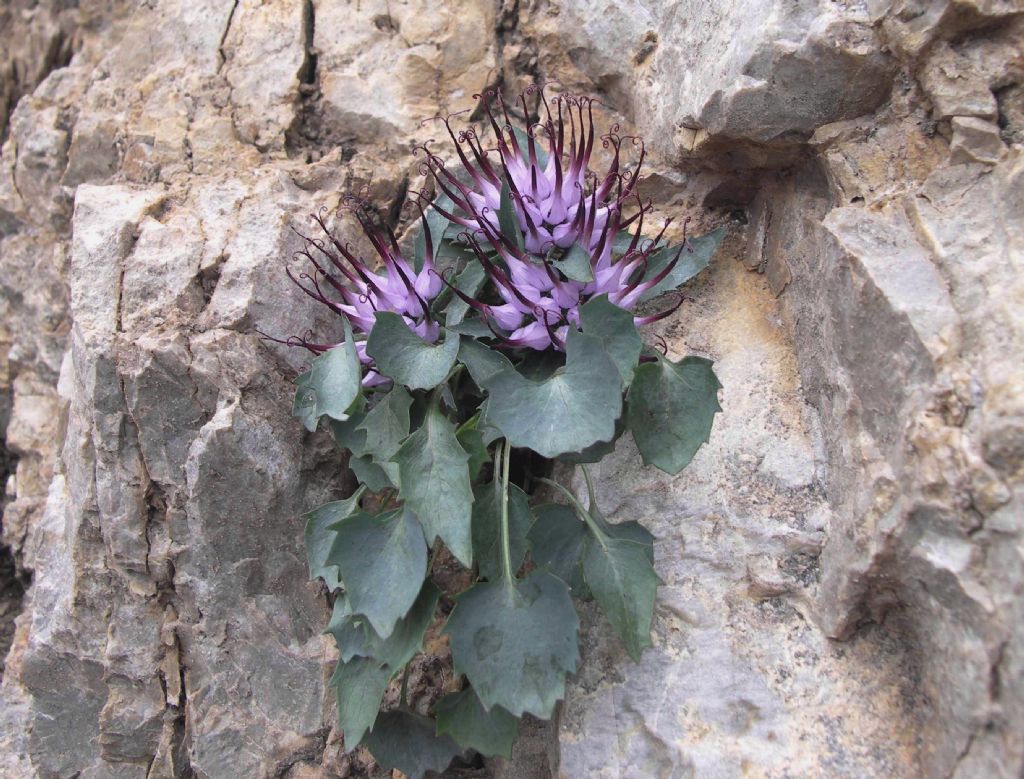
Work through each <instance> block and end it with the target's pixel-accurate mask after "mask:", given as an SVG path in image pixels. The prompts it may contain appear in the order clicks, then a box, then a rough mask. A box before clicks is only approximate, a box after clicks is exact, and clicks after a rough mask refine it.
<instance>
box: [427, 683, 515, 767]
mask: <svg viewBox="0 0 1024 779" xmlns="http://www.w3.org/2000/svg"><path fill="white" fill-rule="evenodd" d="M434 715H435V716H436V717H437V733H438V735H442V734H448V735H449V736H451V737H452V738H454V739H455V740H456V741H457V742H459V743H460V744H461V745H462V746H464V747H467V748H468V749H475V750H476V751H477V752H479V753H480V754H481V755H484V756H486V757H495V756H501V757H504V758H509V757H511V756H512V744H513V743H514V742H515V740H516V737H517V736H518V735H519V720H517V719H516V718H515V717H513V716H512V715H511V714H509V713H508V712H507V711H505V710H504V709H503V708H501V707H500V706H492V707H491V710H490V711H487V710H486V709H485V708H484V706H483V704H482V703H480V699H479V698H477V697H476V693H475V692H473V690H471V689H470V690H463V691H462V692H456V693H453V694H451V695H446V696H444V697H443V698H442V699H441V700H439V701H438V702H437V703H435V704H434Z"/></svg>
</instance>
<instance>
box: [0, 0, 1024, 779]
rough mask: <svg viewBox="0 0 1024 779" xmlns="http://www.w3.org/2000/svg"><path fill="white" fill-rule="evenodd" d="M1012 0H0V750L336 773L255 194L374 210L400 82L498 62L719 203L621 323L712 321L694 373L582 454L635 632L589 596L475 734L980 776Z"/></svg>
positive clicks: (1022, 376)
mask: <svg viewBox="0 0 1024 779" xmlns="http://www.w3.org/2000/svg"><path fill="white" fill-rule="evenodd" d="M1022 24H1024V14H1022V12H1021V9H1020V7H1019V3H1016V2H1013V0H937V2H932V3H917V2H912V1H911V0H868V2H866V3H848V2H842V3H835V2H825V0H798V2H780V1H778V0H732V1H731V2H727V3H719V4H708V3H694V2H686V3H682V4H666V3H658V2H647V1H646V0H609V1H608V2H595V1H594V0H573V1H572V2H565V3H558V4H550V3H512V2H506V3H501V4H498V5H495V4H492V3H484V2H477V1H476V0H472V1H469V2H462V3H450V2H435V1H431V2H427V0H409V1H408V2H398V3H396V2H390V3H388V2H382V1H378V0H363V1H362V2H360V3H336V2H328V1H327V0H311V2H284V1H283V0H274V1H273V2H263V3H257V2H254V1H250V0H238V2H233V1H229V2H218V1H217V0H197V1H194V0H189V1H188V2H186V1H185V0H153V1H152V2H146V3H133V2H127V0H116V1H115V2H103V3H98V2H80V3H66V2H55V1H54V2H51V1H49V0H45V1H41V2H27V0H14V2H12V3H8V4H7V5H6V6H5V7H4V9H3V10H0V40H2V41H3V43H4V46H3V47H0V51H2V52H3V53H2V54H0V68H2V73H3V79H0V81H2V84H3V86H2V88H0V89H2V93H0V109H2V110H0V138H2V139H3V151H2V154H0V256H2V257H3V273H2V274H0V290H2V293H0V390H2V391H0V423H2V424H3V425H4V427H5V437H4V455H3V457H0V470H2V471H3V473H2V475H3V480H4V482H5V487H6V489H5V493H4V497H3V525H2V547H0V553H2V554H3V555H4V557H3V559H2V560H0V576H5V575H6V576H8V577H9V576H10V572H11V571H16V572H17V576H18V577H19V578H18V580H19V582H24V583H25V584H26V585H27V590H26V592H25V594H24V597H23V598H21V597H20V596H16V597H13V598H7V599H6V600H3V601H0V641H2V642H3V645H2V646H0V651H2V652H4V653H6V655H7V656H6V660H5V663H4V665H3V666H2V672H3V680H2V683H0V775H2V776H5V777H6V776H11V777H18V778H19V779H21V777H25V779H34V777H63V776H73V775H78V776H81V777H83V778H88V777H96V778H99V777H103V778H104V779H106V778H107V777H118V778H120V777H131V779H157V778H158V777H159V778H160V779H163V778H164V777H185V776H196V777H200V778H201V779H213V778H216V779H220V778H221V777H235V776H237V777H246V778H247V779H248V777H303V778H304V779H313V777H322V778H323V779H328V778H329V777H330V778H333V777H367V776H371V775H373V772H374V767H373V763H372V760H371V759H370V758H369V756H368V755H367V754H366V753H365V750H364V751H358V750H357V751H356V752H353V753H351V754H346V752H345V749H346V746H350V745H346V744H345V743H344V739H343V736H342V734H340V733H339V732H338V731H337V728H336V727H335V725H334V723H335V712H334V703H333V700H332V696H331V694H330V690H329V688H328V686H327V684H326V681H327V678H328V674H329V673H330V669H331V665H332V663H333V660H334V652H333V649H332V648H331V647H330V642H329V641H328V640H326V639H325V638H324V637H322V636H321V635H320V630H321V629H322V627H323V626H324V625H325V623H326V620H327V615H328V608H327V599H326V598H325V597H324V594H323V592H322V591H321V590H320V589H319V588H318V586H317V585H315V584H311V583H308V582H306V580H305V579H306V573H305V567H304V555H303V549H302V521H301V514H302V513H303V512H304V511H306V510H308V509H309V508H311V507H313V506H315V505H317V504H319V503H321V502H324V501H326V500H328V499H331V498H333V497H338V496H340V495H341V494H344V491H346V490H348V489H351V487H352V476H351V474H349V473H348V472H347V471H346V470H345V469H343V468H342V460H341V459H340V457H339V454H338V452H337V451H336V450H335V448H334V445H333V443H332V442H331V441H330V440H329V438H328V436H326V434H323V433H319V434H315V435H310V434H307V433H305V432H304V431H303V429H302V428H301V426H299V425H298V424H297V423H296V421H295V420H294V419H293V418H292V417H291V416H290V396H291V391H292V385H291V379H292V378H294V376H295V375H296V374H297V373H298V371H300V370H301V369H302V368H303V367H304V365H305V364H306V362H307V359H308V358H307V356H306V355H304V354H303V353H302V352H301V351H298V350H294V349H290V348H288V347H287V346H284V345H282V344H279V343H275V342H273V341H267V340H264V339H261V338H260V336H259V335H258V331H261V332H265V333H267V334H268V335H270V336H273V337H276V338H281V339H287V337H288V336H290V335H299V334H302V333H304V332H305V331H306V330H307V329H313V330H314V331H315V332H316V334H317V336H318V337H323V338H324V339H332V338H335V337H336V336H337V335H338V332H339V330H338V322H337V321H335V320H333V319H331V318H328V317H326V316H325V315H324V313H323V312H322V311H320V308H321V307H319V306H316V305H315V304H313V303H312V301H310V300H308V299H307V298H306V297H305V296H303V295H302V294H301V292H299V291H298V290H296V289H295V288H294V287H293V286H292V285H291V284H290V283H289V282H288V281H287V279H286V277H285V275H284V272H283V269H284V264H285V263H286V262H288V261H289V259H290V258H291V254H292V252H294V251H295V249H296V248H298V247H299V246H300V245H301V239H300V238H299V237H298V236H297V235H296V233H295V232H294V229H297V230H300V231H305V230H306V229H307V228H308V227H309V226H310V222H309V218H308V217H309V214H310V212H312V211H315V210H317V209H319V208H320V207H326V208H327V210H328V215H329V218H330V219H331V220H336V224H337V227H338V228H339V230H341V231H343V232H346V234H347V227H348V224H347V222H346V221H345V218H344V217H342V216H335V215H334V214H333V211H334V209H335V208H336V206H337V205H338V203H339V202H340V198H341V196H342V195H343V194H345V193H347V192H353V193H358V194H361V195H363V196H366V197H368V198H369V199H370V200H372V201H373V202H374V203H376V204H378V207H379V216H380V217H381V218H382V219H386V220H389V221H392V222H393V223H394V224H395V226H396V227H397V228H398V230H399V232H401V231H402V230H403V229H404V227H405V226H406V225H407V224H408V215H407V214H406V213H405V212H404V211H403V203H406V202H407V193H408V190H409V189H410V188H417V187H419V186H420V182H421V179H420V177H419V170H418V165H417V160H416V157H415V155H414V154H413V151H412V147H413V145H415V144H422V143H425V142H428V141H430V140H431V139H434V140H436V141H437V142H436V143H435V144H434V145H433V146H432V147H431V148H433V149H435V150H440V149H441V148H442V143H441V141H442V139H443V138H444V128H443V125H440V124H438V123H436V122H434V123H432V122H426V123H425V124H424V123H423V122H424V120H428V119H430V118H432V117H435V116H437V115H442V116H443V115H447V114H449V113H453V112H459V111H465V112H467V113H466V114H465V116H464V117H461V118H460V120H459V121H461V120H462V119H464V118H466V117H469V116H471V115H472V114H473V111H474V109H476V108H477V106H478V102H479V101H478V99H477V97H476V95H477V94H478V93H480V92H481V91H483V90H484V89H486V88H494V87H496V86H501V87H502V88H503V89H504V90H505V92H506V94H508V93H511V92H513V91H517V90H518V88H519V87H521V86H523V85H525V84H526V83H528V82H530V81H534V80H538V81H552V80H558V81H559V82H561V84H562V85H563V86H564V87H565V88H566V89H570V90H577V89H578V90H585V91H588V92H591V93H594V94H596V95H597V96H598V97H599V98H601V100H602V101H603V103H604V104H605V105H604V106H602V107H601V108H600V113H601V116H600V118H599V121H600V122H601V123H602V126H603V127H607V126H608V125H610V124H612V123H615V122H618V123H619V124H620V132H622V133H623V134H628V133H632V132H634V131H635V132H638V133H641V134H643V135H644V136H645V138H646V144H647V147H646V148H647V151H648V156H647V160H646V163H645V170H646V173H645V176H644V178H643V180H642V183H641V190H642V193H643V195H644V196H645V197H649V198H651V199H652V200H653V201H654V203H655V205H656V207H657V212H658V214H659V215H664V216H674V217H680V216H685V215H692V216H693V217H694V222H693V223H692V224H691V228H690V229H691V230H696V231H698V232H702V231H704V230H706V229H710V228H712V227H714V226H717V225H720V224H721V225H726V226H728V227H729V229H730V236H729V238H728V240H727V242H726V243H725V245H724V248H723V249H722V251H721V252H720V254H719V256H718V257H717V258H716V259H715V261H714V262H713V263H712V267H711V269H710V270H709V271H708V272H707V273H706V274H705V275H704V276H702V277H699V278H698V279H696V280H695V281H694V282H692V283H691V284H690V285H689V287H688V288H687V289H686V290H685V292H686V296H687V302H686V305H684V306H683V307H682V309H680V312H679V313H677V314H675V315H673V316H672V317H670V318H668V319H666V320H663V321H661V322H659V323H657V324H656V325H654V326H653V327H652V328H651V329H650V330H649V332H648V333H646V337H647V339H648V341H649V342H651V343H653V342H655V340H656V339H655V336H660V337H662V338H664V343H665V344H666V346H667V348H668V350H669V353H670V354H671V355H672V356H681V355H683V354H688V353H695V354H702V355H706V356H710V357H712V358H714V359H715V361H716V370H717V371H718V374H719V376H720V377H721V379H722V381H723V384H724V390H723V391H722V396H721V401H722V405H723V408H724V412H723V414H722V415H720V416H719V417H718V420H717V421H716V424H715V428H714V431H713V433H712V439H711V442H710V443H709V444H708V445H707V446H706V447H704V448H703V449H702V450H701V451H700V452H699V453H698V455H697V457H696V458H695V460H694V462H693V463H692V464H691V466H690V467H689V468H688V469H687V470H685V471H684V472H683V473H682V474H680V475H679V476H677V477H674V478H669V477H666V476H664V475H663V474H660V473H658V472H655V471H651V470H646V469H643V468H641V467H640V464H639V458H638V456H637V454H636V452H635V448H634V446H633V444H632V442H631V440H629V439H628V438H626V439H624V440H623V441H621V442H620V444H619V445H618V447H617V449H616V451H615V452H614V453H613V454H612V455H610V456H609V457H608V458H607V459H606V460H604V461H603V462H602V463H601V464H600V466H598V467H597V468H596V469H595V474H596V476H597V482H598V491H599V499H600V500H601V502H602V505H603V506H604V507H605V509H606V510H607V512H608V513H609V515H610V516H611V518H612V519H613V520H627V519H637V520H639V521H640V522H642V523H644V524H645V525H646V526H647V527H648V528H650V529H651V530H652V531H653V532H654V533H655V534H656V535H657V536H658V537H659V539H660V540H659V541H658V544H657V546H656V564H657V568H658V570H659V572H660V574H661V576H662V578H663V579H664V580H665V586H664V587H663V588H662V589H661V590H660V592H659V596H658V604H657V610H656V618H655V625H654V641H655V646H654V647H653V648H652V649H651V650H649V651H648V652H647V653H645V654H644V656H643V657H642V658H641V660H640V662H639V663H637V664H634V663H632V662H631V661H630V660H629V659H628V658H627V656H626V655H625V653H624V652H623V650H622V649H621V647H620V646H619V644H618V643H617V641H616V639H615V638H614V635H613V634H612V632H611V630H610V628H609V626H608V625H607V624H606V623H605V622H604V621H603V619H602V618H601V617H600V616H599V615H598V614H597V613H596V612H594V611H593V610H590V611H589V612H588V613H587V615H586V619H585V620H584V622H585V628H584V634H583V638H582V649H583V664H582V666H581V670H580V673H579V674H578V675H577V677H576V678H575V679H574V680H573V681H572V683H571V684H570V686H569V688H568V690H567V695H566V700H565V703H564V704H563V707H562V712H561V715H560V717H559V718H558V721H557V722H555V723H553V724H552V725H550V726H541V725H538V724H537V723H529V726H528V727H526V726H524V734H525V736H524V740H523V741H522V742H521V743H520V745H519V746H517V749H516V752H515V755H514V759H513V760H512V761H510V762H507V763H496V762H493V761H492V762H490V763H488V764H487V765H485V766H484V767H482V768H478V769H474V770H476V772H477V775H478V776H480V777H481V779H482V777H485V776H493V777H502V779H527V778H529V779H551V778H552V777H555V776H558V777H564V779H591V777H604V778H605V779H618V777H637V779H640V778H641V777H648V776H689V775H692V776H697V777H718V776H722V777H732V776H737V775H744V774H749V775H752V776H771V777H779V776H790V775H792V776H807V777H833V776H858V777H861V776H863V777H875V776H877V777H888V776H924V777H928V778H929V779H931V777H955V778H956V779H974V777H1000V778H1001V777H1013V776H1018V775H1020V773H1021V770H1022V766H1024V736H1022V734H1024V611H1022V605H1021V599H1020V591H1021V587H1022V583H1024V560H1022V557H1021V552H1020V549H1021V537H1022V533H1024V527H1022V521H1021V517H1022V516H1024V511H1022V508H1021V501H1022V496H1024V489H1022V483H1024V481H1022V473H1024V470H1022V469H1024V390H1022V387H1024V372H1022V371H1024V369H1022V363H1021V360H1020V355H1021V354H1022V353H1024V325H1022V321H1021V317H1020V311H1021V310H1024V286H1022V285H1024V281H1022V280H1024V267H1022V259H1021V258H1022V257H1024V227H1022V225H1024V219H1022V216H1024V184H1022V182H1024V152H1022V147H1021V143H1022V139H1024V92H1022V90H1021V84H1022V83H1024V52H1022V49H1021V43H1020V42H1021V25H1022ZM551 89H555V86H554V85H552V86H551ZM293 228H294V229H293ZM761 274H763V275H761ZM566 476H567V477H568V474H566ZM575 486H576V487H577V488H579V487H580V486H581V485H580V484H579V479H578V477H577V479H576V482H575ZM3 584H4V582H2V581H0V591H4V590H3V587H2V585H3ZM9 591H10V592H13V591H14V590H13V589H12V590H9ZM14 616H17V621H16V622H12V619H13V617H14ZM8 642H9V644H10V646H9V647H8V646H7V643H8ZM430 651H431V652H432V653H434V654H433V655H431V657H434V656H435V655H438V654H443V653H444V651H445V650H444V647H443V642H441V641H435V642H432V643H431V648H430ZM428 665H429V663H427V662H426V661H422V662H421V666H422V667H419V668H418V669H417V674H418V676H417V678H418V679H419V678H422V680H425V681H423V683H424V684H426V683H428V681H429V679H430V674H429V673H427V672H426V671H425V670H424V669H426V667H427V666H428ZM437 683H438V684H447V685H452V684H454V680H452V679H450V678H446V679H443V680H440V681H438V682H437Z"/></svg>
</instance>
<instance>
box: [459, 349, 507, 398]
mask: <svg viewBox="0 0 1024 779" xmlns="http://www.w3.org/2000/svg"><path fill="white" fill-rule="evenodd" d="M459 362H461V363H462V364H463V365H465V366H466V370H468V371H469V375H470V377H472V379H473V381H474V382H476V385H477V386H478V387H480V388H481V389H486V388H487V385H488V384H489V382H490V380H491V379H492V378H494V377H495V376H497V375H498V374H499V373H500V372H501V371H503V370H506V369H507V370H515V369H514V368H513V367H512V363H511V362H509V359H508V357H506V356H505V355H503V354H502V353H501V352H499V351H496V350H494V349H490V348H488V347H487V346H485V345H484V344H482V343H480V342H479V341H477V340H476V339H474V338H463V339H462V344H461V345H460V346H459Z"/></svg>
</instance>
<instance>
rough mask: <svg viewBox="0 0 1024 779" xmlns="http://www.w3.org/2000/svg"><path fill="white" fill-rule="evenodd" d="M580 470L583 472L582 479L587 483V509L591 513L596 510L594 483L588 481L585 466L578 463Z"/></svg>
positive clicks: (588, 473)
mask: <svg viewBox="0 0 1024 779" xmlns="http://www.w3.org/2000/svg"><path fill="white" fill-rule="evenodd" d="M580 470H581V471H583V478H584V479H586V481H587V503H588V504H589V505H588V506H587V509H588V510H589V511H593V510H594V509H596V508H597V496H596V495H595V494H594V482H592V481H591V480H590V471H588V470H587V466H586V465H584V464H583V463H580Z"/></svg>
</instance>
